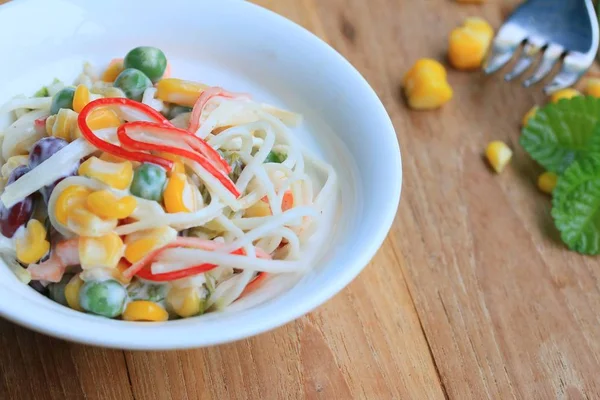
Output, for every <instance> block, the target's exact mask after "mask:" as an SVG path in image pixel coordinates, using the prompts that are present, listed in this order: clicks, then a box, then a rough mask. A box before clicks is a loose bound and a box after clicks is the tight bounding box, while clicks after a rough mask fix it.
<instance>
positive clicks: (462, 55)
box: [448, 18, 494, 70]
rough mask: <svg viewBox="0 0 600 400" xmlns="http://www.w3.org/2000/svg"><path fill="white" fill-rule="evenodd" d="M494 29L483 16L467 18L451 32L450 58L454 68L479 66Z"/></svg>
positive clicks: (490, 41)
mask: <svg viewBox="0 0 600 400" xmlns="http://www.w3.org/2000/svg"><path fill="white" fill-rule="evenodd" d="M493 37H494V30H493V29H492V27H491V26H490V24H488V23H487V21H485V20H483V19H481V18H467V19H466V20H465V22H464V23H463V25H462V26H459V27H458V28H455V29H454V30H453V31H452V33H450V39H449V47H448V60H449V61H450V64H452V66H453V67H454V68H457V69H462V70H465V69H474V68H479V67H480V66H481V64H482V62H483V59H484V58H485V55H486V54H487V52H488V49H489V47H490V44H491V43H492V38H493Z"/></svg>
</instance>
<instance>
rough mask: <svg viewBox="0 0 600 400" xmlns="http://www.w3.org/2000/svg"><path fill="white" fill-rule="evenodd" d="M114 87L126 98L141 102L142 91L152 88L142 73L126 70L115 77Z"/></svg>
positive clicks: (130, 69)
mask: <svg viewBox="0 0 600 400" xmlns="http://www.w3.org/2000/svg"><path fill="white" fill-rule="evenodd" d="M114 86H115V87H117V88H119V89H121V90H122V91H123V92H124V93H125V96H127V98H129V99H132V100H135V101H141V100H142V96H143V95H144V91H145V90H146V89H148V88H149V87H150V86H152V82H151V81H150V79H149V78H148V77H147V76H146V75H144V73H143V72H142V71H139V70H137V69H133V68H127V69H126V70H124V71H123V72H121V73H120V74H119V75H118V76H117V79H115V83H114Z"/></svg>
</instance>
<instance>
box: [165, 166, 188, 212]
mask: <svg viewBox="0 0 600 400" xmlns="http://www.w3.org/2000/svg"><path fill="white" fill-rule="evenodd" d="M163 199H164V202H165V209H166V210H167V212H168V213H178V212H193V211H195V210H196V191H194V190H193V189H192V187H191V185H190V184H189V182H188V180H187V177H186V176H185V175H184V174H172V175H171V177H170V178H169V181H168V182H167V186H166V188H165V191H164V194H163Z"/></svg>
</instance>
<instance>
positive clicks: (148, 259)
mask: <svg viewBox="0 0 600 400" xmlns="http://www.w3.org/2000/svg"><path fill="white" fill-rule="evenodd" d="M222 246H223V244H222V243H217V242H214V241H212V240H204V239H199V238H193V237H178V238H177V239H175V240H174V241H172V242H171V243H168V244H166V245H165V246H163V247H159V248H158V249H155V250H152V251H151V252H150V253H148V254H146V256H144V258H142V259H141V260H139V261H138V262H136V263H135V264H133V265H132V266H130V267H129V268H127V269H126V270H125V271H123V276H124V277H126V278H131V277H133V276H134V275H136V274H138V273H139V272H140V271H141V270H142V269H144V268H145V267H147V266H149V265H150V264H152V261H153V260H154V259H155V258H156V256H157V255H159V254H160V253H161V252H162V251H164V250H166V249H172V248H176V247H189V248H192V249H200V250H207V251H213V250H216V249H218V248H219V247H222ZM232 254H242V255H243V254H245V253H244V251H243V250H242V249H238V250H235V251H234V252H232ZM256 256H257V257H259V258H270V257H271V256H269V255H268V254H267V253H265V252H264V251H262V250H261V249H259V248H256ZM191 268H196V267H191ZM188 269H189V268H188ZM177 272H178V271H177ZM158 275H164V274H158Z"/></svg>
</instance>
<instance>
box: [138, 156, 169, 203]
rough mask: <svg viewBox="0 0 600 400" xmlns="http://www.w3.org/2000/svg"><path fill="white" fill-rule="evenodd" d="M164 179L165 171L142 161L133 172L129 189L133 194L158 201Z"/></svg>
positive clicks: (160, 196)
mask: <svg viewBox="0 0 600 400" xmlns="http://www.w3.org/2000/svg"><path fill="white" fill-rule="evenodd" d="M166 181H167V173H166V171H165V170H164V169H163V168H161V167H159V166H158V165H154V164H148V163H144V164H142V165H140V166H139V167H138V168H137V169H136V170H135V172H134V173H133V181H132V182H131V187H130V188H129V190H130V191H131V194H132V195H134V196H137V197H141V198H143V199H148V200H154V201H158V202H160V201H162V194H163V189H164V187H165V183H166Z"/></svg>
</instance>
